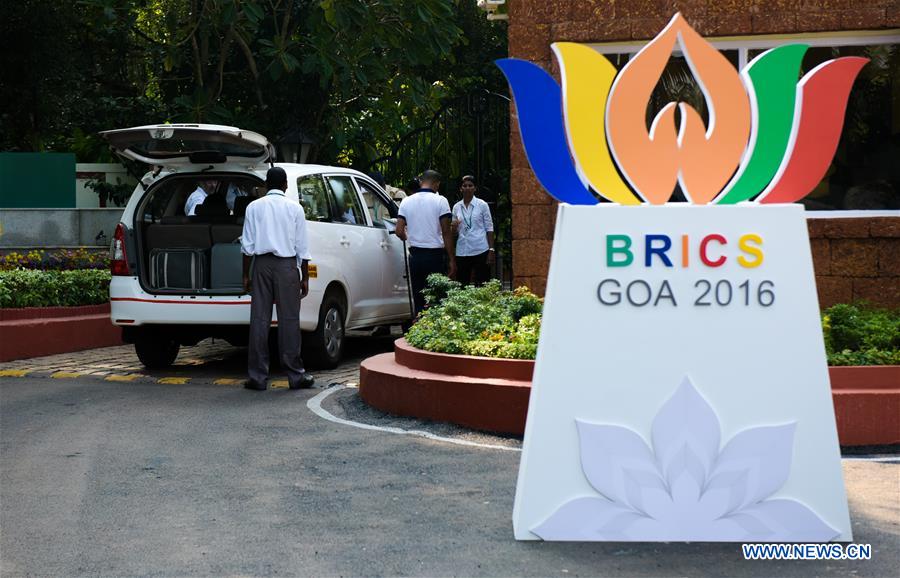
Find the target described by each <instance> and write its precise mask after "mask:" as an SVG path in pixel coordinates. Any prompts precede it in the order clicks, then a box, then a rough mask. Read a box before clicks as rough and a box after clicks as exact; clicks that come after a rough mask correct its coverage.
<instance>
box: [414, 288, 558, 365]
mask: <svg viewBox="0 0 900 578" xmlns="http://www.w3.org/2000/svg"><path fill="white" fill-rule="evenodd" d="M426 299H427V301H428V303H429V307H428V309H426V310H425V312H423V313H422V315H421V316H420V317H419V319H418V320H417V321H416V323H415V325H413V327H412V328H411V329H410V330H409V332H408V333H407V335H406V339H407V341H408V342H409V343H410V345H412V346H413V347H418V348H419V349H425V350H427V351H436V352H440V353H462V354H466V355H478V356H482V357H504V358H511V359H534V357H535V354H536V352H537V342H538V336H539V334H540V328H541V315H540V313H541V307H542V305H543V303H542V301H541V299H540V298H539V297H537V296H536V295H534V294H533V293H531V291H529V290H528V288H527V287H519V288H517V289H516V290H515V291H502V290H501V288H500V282H499V281H497V280H493V281H489V282H488V283H485V284H484V285H482V286H480V287H474V286H469V287H462V286H461V285H460V284H459V283H457V282H456V281H451V280H450V279H448V278H447V277H445V276H443V275H430V276H429V277H428V285H427V287H426Z"/></svg>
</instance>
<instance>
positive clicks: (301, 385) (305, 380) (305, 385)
mask: <svg viewBox="0 0 900 578" xmlns="http://www.w3.org/2000/svg"><path fill="white" fill-rule="evenodd" d="M315 382H316V378H314V377H313V376H311V375H310V374H308V373H306V372H303V377H301V378H300V381H298V382H297V383H292V384H291V385H290V387H291V389H309V388H310V387H312V386H313V384H314V383H315Z"/></svg>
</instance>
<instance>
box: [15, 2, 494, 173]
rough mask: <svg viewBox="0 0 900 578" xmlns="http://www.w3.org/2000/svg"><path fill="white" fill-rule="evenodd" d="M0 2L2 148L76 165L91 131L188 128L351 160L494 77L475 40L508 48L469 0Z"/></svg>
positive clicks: (92, 150)
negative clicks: (0, 30)
mask: <svg viewBox="0 0 900 578" xmlns="http://www.w3.org/2000/svg"><path fill="white" fill-rule="evenodd" d="M13 4H15V5H13ZM11 5H13V6H11ZM4 6H5V7H4V8H3V11H4V22H5V23H6V24H7V26H6V27H7V28H8V29H9V33H8V34H7V35H6V37H5V38H4V40H3V42H4V43H5V44H6V45H7V46H6V47H5V48H7V49H10V50H6V49H5V50H4V55H3V64H4V66H3V73H2V74H3V78H2V82H0V85H2V87H3V92H4V94H9V95H10V96H11V97H12V98H9V99H6V100H7V102H11V103H12V106H10V107H9V108H8V109H7V112H5V113H4V114H3V117H2V122H3V131H2V132H3V135H2V137H0V138H2V139H3V145H2V146H3V147H4V149H5V150H72V149H73V148H74V149H76V150H77V151H80V152H79V157H80V158H79V160H95V159H94V158H81V157H91V156H96V155H99V154H100V151H101V150H102V146H100V143H99V141H98V139H96V138H95V137H94V136H93V135H94V134H95V133H96V132H97V131H99V130H103V129H108V128H116V127H121V126H128V125H133V124H148V123H156V122H163V121H191V122H216V123H224V124H234V125H237V126H241V127H243V128H248V129H251V130H256V131H258V132H261V133H263V134H266V135H267V136H269V137H270V138H273V139H277V138H278V136H279V135H280V134H282V133H283V132H284V131H285V130H286V129H288V128H292V127H300V128H302V129H303V130H304V132H306V133H307V134H310V135H311V136H313V137H314V138H315V139H316V142H317V145H316V147H315V148H314V150H313V153H312V154H313V158H314V159H318V160H322V161H327V162H343V163H347V164H352V163H361V162H364V161H366V160H371V159H373V158H375V157H376V156H378V155H380V154H383V153H384V152H385V151H386V150H387V148H388V147H389V146H390V144H391V143H392V142H394V141H395V140H396V139H397V138H398V137H399V136H400V135H402V134H404V133H405V132H407V131H408V130H410V129H412V128H413V127H415V126H417V125H419V124H421V123H422V122H425V121H426V120H427V119H428V118H430V116H431V115H432V114H433V113H434V111H435V110H437V108H438V107H439V103H440V101H441V99H442V98H444V97H445V96H446V95H448V94H452V93H454V92H458V91H463V90H466V89H467V88H468V87H470V86H472V85H474V84H478V83H479V82H483V80H479V78H480V77H481V76H482V75H484V74H488V75H491V74H493V75H494V77H495V79H494V80H496V78H499V75H498V74H497V73H496V72H495V71H493V65H492V64H491V60H492V58H490V59H487V58H481V55H483V54H487V53H491V52H496V46H494V45H491V46H487V47H486V46H485V43H495V44H501V45H503V44H505V43H504V41H503V36H504V35H503V34H502V33H501V34H497V30H498V29H497V28H496V27H494V28H488V27H487V23H486V21H485V19H484V16H483V14H481V13H479V12H478V10H477V9H476V8H475V5H474V2H473V1H471V0H458V1H451V0H354V1H349V0H293V1H289V0H124V1H117V0H83V1H81V2H74V1H72V0H69V1H67V2H59V1H52V0H25V1H23V2H20V3H4ZM486 31H487V32H488V33H487V34H485V32H486ZM12 47H17V50H16V51H13V50H11V48H12ZM501 50H502V51H503V52H505V46H501ZM14 54H15V55H16V56H13V55H14ZM499 55H502V54H499ZM499 55H498V56H499ZM492 56H493V54H492ZM479 58H481V60H479ZM500 82H501V84H500V85H499V86H502V80H501V81H500Z"/></svg>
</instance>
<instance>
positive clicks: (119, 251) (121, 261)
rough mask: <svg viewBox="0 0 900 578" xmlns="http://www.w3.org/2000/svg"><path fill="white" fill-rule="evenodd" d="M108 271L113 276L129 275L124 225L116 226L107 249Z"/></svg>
mask: <svg viewBox="0 0 900 578" xmlns="http://www.w3.org/2000/svg"><path fill="white" fill-rule="evenodd" d="M109 270H110V272H112V274H113V275H126V276H129V275H131V271H129V270H128V258H127V256H126V255H125V225H123V224H122V223H119V224H118V225H116V232H115V234H114V235H113V241H112V245H111V246H110V248H109Z"/></svg>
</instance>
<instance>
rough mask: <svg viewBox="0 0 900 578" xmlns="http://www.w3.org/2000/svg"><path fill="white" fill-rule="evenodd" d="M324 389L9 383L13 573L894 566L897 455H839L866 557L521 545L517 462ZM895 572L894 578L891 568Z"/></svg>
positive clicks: (6, 518)
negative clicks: (355, 411) (438, 436)
mask: <svg viewBox="0 0 900 578" xmlns="http://www.w3.org/2000/svg"><path fill="white" fill-rule="evenodd" d="M317 393H319V392H318V391H315V390H311V391H289V390H270V391H268V392H250V391H246V390H243V389H241V388H239V387H233V386H221V385H213V384H204V383H189V384H187V385H164V384H158V383H144V382H134V383H114V382H108V381H103V380H101V379H87V378H84V379H82V378H79V379H71V380H59V379H49V378H29V377H24V378H18V379H17V378H4V379H0V573H2V575H3V576H18V575H41V576H81V575H159V576H184V575H229V576H233V575H252V576H257V575H259V576H275V575H302V576H385V575H387V576H391V575H405V576H600V575H603V576H674V575H678V576H698V575H715V576H723V575H727V576H810V575H821V576H847V575H850V574H853V575H858V576H891V575H896V570H897V568H898V567H900V556H898V548H900V545H898V542H900V526H898V522H900V465H897V464H884V463H873V462H856V461H854V462H850V461H845V462H844V464H845V476H846V479H847V483H848V487H849V493H850V499H851V515H852V517H853V521H854V534H855V539H856V542H859V543H871V544H872V546H873V559H872V560H870V561H859V562H809V561H806V562H796V561H781V562H754V561H744V560H743V558H742V556H741V553H740V546H739V545H737V544H615V543H605V544H561V543H540V542H528V543H521V542H516V541H514V540H513V536H512V527H511V512H512V504H513V495H514V491H515V480H516V470H517V467H518V460H519V454H518V453H516V452H510V451H499V450H487V449H479V448H472V447H464V446H458V445H449V444H445V443H441V442H435V441H429V440H426V439H422V438H416V437H412V436H398V435H392V434H388V433H381V432H372V431H366V430H362V429H356V428H353V427H348V426H345V425H341V424H336V423H332V422H330V421H326V420H324V419H322V418H320V417H319V416H316V415H314V414H313V413H312V412H310V411H309V409H308V408H307V406H306V402H307V400H308V399H310V398H311V397H312V396H313V395H315V394H317ZM892 569H893V570H892Z"/></svg>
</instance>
